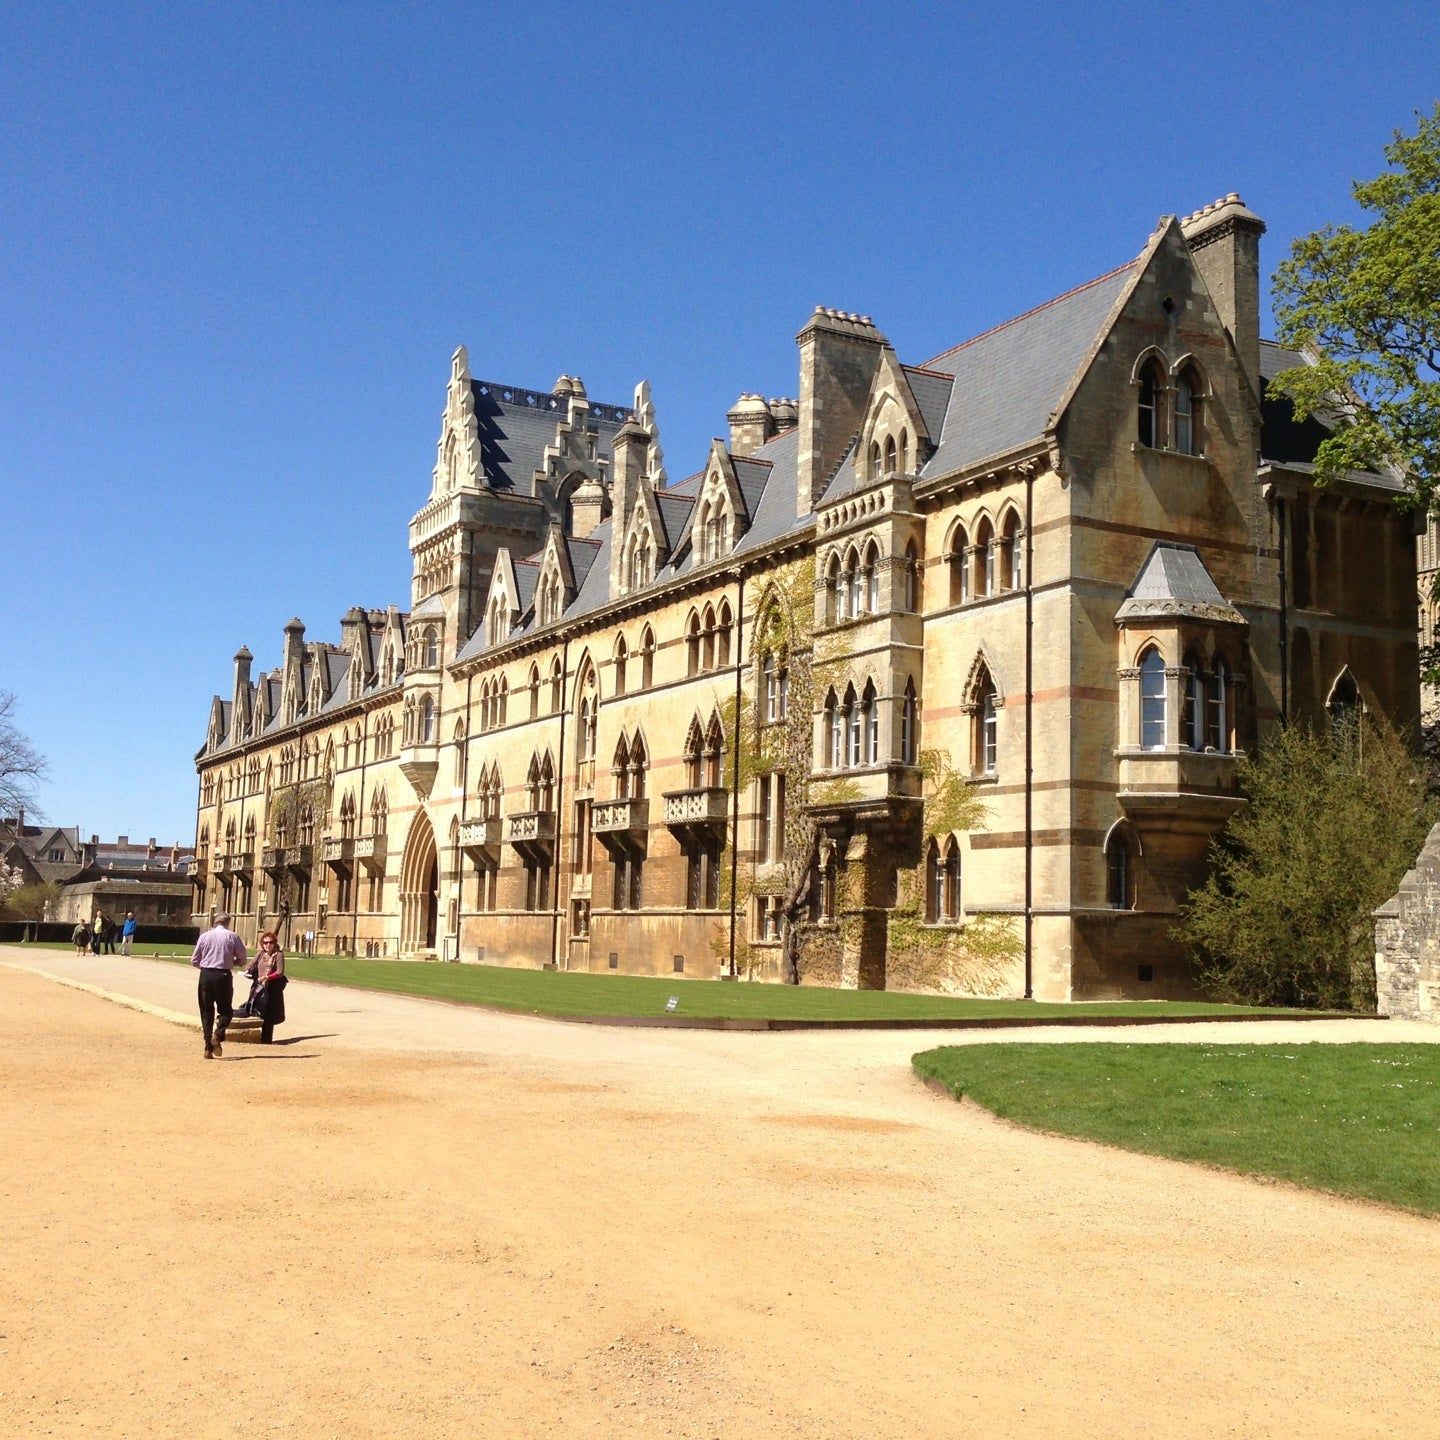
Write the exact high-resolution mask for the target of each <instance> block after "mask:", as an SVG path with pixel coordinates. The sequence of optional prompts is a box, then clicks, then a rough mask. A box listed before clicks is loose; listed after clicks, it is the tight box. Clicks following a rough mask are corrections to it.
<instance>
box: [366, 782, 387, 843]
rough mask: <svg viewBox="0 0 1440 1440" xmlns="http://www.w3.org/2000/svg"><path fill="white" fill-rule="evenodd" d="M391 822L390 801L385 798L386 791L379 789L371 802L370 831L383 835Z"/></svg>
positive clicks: (373, 833)
mask: <svg viewBox="0 0 1440 1440" xmlns="http://www.w3.org/2000/svg"><path fill="white" fill-rule="evenodd" d="M389 823H390V802H389V801H388V800H387V799H386V798H385V792H384V791H383V790H378V791H376V793H375V798H374V799H373V800H371V802H370V833H371V834H372V835H383V834H384V833H385V829H386V826H387V825H388V824H389Z"/></svg>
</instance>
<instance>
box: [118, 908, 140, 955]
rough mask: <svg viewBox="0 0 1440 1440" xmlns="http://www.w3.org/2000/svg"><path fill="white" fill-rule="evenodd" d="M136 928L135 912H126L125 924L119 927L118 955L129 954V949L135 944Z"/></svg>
mask: <svg viewBox="0 0 1440 1440" xmlns="http://www.w3.org/2000/svg"><path fill="white" fill-rule="evenodd" d="M138 928H139V927H138V926H137V925H136V924H135V912H134V911H133V910H127V911H126V912H125V923H124V924H123V925H121V927H120V953H121V954H122V955H128V954H130V950H131V947H132V946H133V945H134V944H135V931H136V930H137V929H138Z"/></svg>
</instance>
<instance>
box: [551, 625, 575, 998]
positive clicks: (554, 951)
mask: <svg viewBox="0 0 1440 1440" xmlns="http://www.w3.org/2000/svg"><path fill="white" fill-rule="evenodd" d="M569 690H570V641H569V640H568V639H567V640H566V641H565V649H564V651H563V652H562V656H561V660H560V749H559V753H558V755H557V756H556V758H555V853H554V856H553V859H554V862H555V863H554V865H553V866H552V867H551V868H552V869H553V870H554V872H555V890H554V896H555V909H554V913H553V914H552V915H551V917H550V961H551V963H552V964H553V965H554V966H555V968H556V969H557V970H558V969H559V968H560V856H561V855H562V854H563V853H564V849H565V846H564V843H563V842H564V839H565V828H564V826H563V825H562V824H561V823H560V821H561V817H562V816H563V815H564V813H565V804H564V801H565V719H566V714H567V712H568V710H569V708H570V702H569V699H568V698H567V697H568V695H569ZM566 898H567V899H568V898H569V896H568V894H567V896H566ZM565 968H566V969H567V970H568V969H569V968H570V947H569V946H568V945H567V946H566V947H565Z"/></svg>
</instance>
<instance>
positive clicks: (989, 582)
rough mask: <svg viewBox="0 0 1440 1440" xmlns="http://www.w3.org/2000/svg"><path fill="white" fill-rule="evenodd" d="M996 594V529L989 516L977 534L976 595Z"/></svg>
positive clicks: (982, 522) (983, 521) (981, 524)
mask: <svg viewBox="0 0 1440 1440" xmlns="http://www.w3.org/2000/svg"><path fill="white" fill-rule="evenodd" d="M994 593H995V527H994V526H993V525H991V523H990V520H989V517H988V516H987V517H986V518H985V519H984V520H982V521H981V522H980V527H979V529H978V530H976V532H975V594H976V595H977V596H979V595H993V594H994Z"/></svg>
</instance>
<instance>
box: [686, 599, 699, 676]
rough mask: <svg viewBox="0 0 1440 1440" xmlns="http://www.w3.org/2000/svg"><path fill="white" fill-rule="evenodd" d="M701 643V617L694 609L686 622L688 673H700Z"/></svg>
mask: <svg viewBox="0 0 1440 1440" xmlns="http://www.w3.org/2000/svg"><path fill="white" fill-rule="evenodd" d="M700 645H701V630H700V617H699V615H697V614H696V613H695V611H693V610H692V611H691V612H690V618H689V620H687V621H686V622H685V673H686V674H687V675H698V674H699V673H700Z"/></svg>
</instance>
